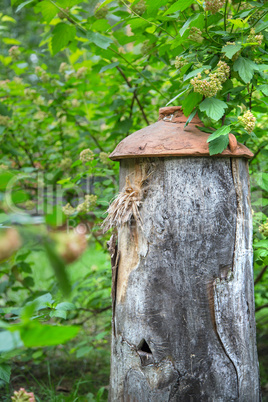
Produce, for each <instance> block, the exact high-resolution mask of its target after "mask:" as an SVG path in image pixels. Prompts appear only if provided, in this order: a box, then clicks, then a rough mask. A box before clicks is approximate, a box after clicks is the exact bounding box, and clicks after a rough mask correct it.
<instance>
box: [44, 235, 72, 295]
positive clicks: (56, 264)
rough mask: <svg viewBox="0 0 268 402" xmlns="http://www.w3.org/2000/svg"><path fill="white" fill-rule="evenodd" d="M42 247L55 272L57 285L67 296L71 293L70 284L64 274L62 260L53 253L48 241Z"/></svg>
mask: <svg viewBox="0 0 268 402" xmlns="http://www.w3.org/2000/svg"><path fill="white" fill-rule="evenodd" d="M44 247H45V249H46V252H47V256H48V258H49V261H50V264H51V266H52V268H53V270H54V272H55V275H56V278H57V280H58V282H59V285H60V287H61V289H62V291H63V293H64V294H65V295H68V294H69V293H70V291H71V284H70V281H69V278H68V276H67V273H66V269H65V264H64V262H63V260H62V259H61V258H60V257H59V256H58V254H57V253H56V252H55V250H54V248H53V246H52V244H51V243H50V242H48V241H46V242H45V243H44Z"/></svg>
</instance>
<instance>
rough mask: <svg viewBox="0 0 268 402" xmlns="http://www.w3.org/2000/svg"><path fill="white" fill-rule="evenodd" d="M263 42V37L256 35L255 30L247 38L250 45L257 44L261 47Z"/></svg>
mask: <svg viewBox="0 0 268 402" xmlns="http://www.w3.org/2000/svg"><path fill="white" fill-rule="evenodd" d="M262 41H263V35H256V34H255V29H254V28H251V30H250V34H249V35H248V37H247V42H249V43H257V44H258V45H261V44H262Z"/></svg>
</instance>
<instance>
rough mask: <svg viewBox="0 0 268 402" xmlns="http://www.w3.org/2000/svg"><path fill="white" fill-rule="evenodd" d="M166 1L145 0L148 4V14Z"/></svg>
mask: <svg viewBox="0 0 268 402" xmlns="http://www.w3.org/2000/svg"><path fill="white" fill-rule="evenodd" d="M166 3H167V1H166V0H146V4H147V6H148V10H147V11H148V13H149V14H150V13H151V12H152V11H154V10H157V9H159V8H160V7H162V6H164V5H165V4H166Z"/></svg>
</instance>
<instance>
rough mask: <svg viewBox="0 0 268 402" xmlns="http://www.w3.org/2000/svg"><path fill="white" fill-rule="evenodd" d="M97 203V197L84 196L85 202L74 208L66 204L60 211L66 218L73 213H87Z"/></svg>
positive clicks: (91, 195) (92, 195)
mask: <svg viewBox="0 0 268 402" xmlns="http://www.w3.org/2000/svg"><path fill="white" fill-rule="evenodd" d="M96 203H97V196H96V195H94V194H87V195H85V200H84V202H82V203H81V204H78V205H77V207H76V208H74V207H72V205H71V204H69V203H68V204H66V205H65V206H64V207H62V211H63V213H64V215H66V216H72V215H74V214H75V213H78V214H85V213H87V212H89V210H91V209H93V208H94V207H95V206H96Z"/></svg>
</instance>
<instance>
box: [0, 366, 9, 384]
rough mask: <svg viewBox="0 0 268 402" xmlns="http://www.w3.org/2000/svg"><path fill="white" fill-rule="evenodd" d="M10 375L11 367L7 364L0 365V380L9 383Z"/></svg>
mask: <svg viewBox="0 0 268 402" xmlns="http://www.w3.org/2000/svg"><path fill="white" fill-rule="evenodd" d="M10 374H11V366H9V365H8V364H4V363H2V364H0V380H2V381H5V382H9V380H10Z"/></svg>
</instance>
